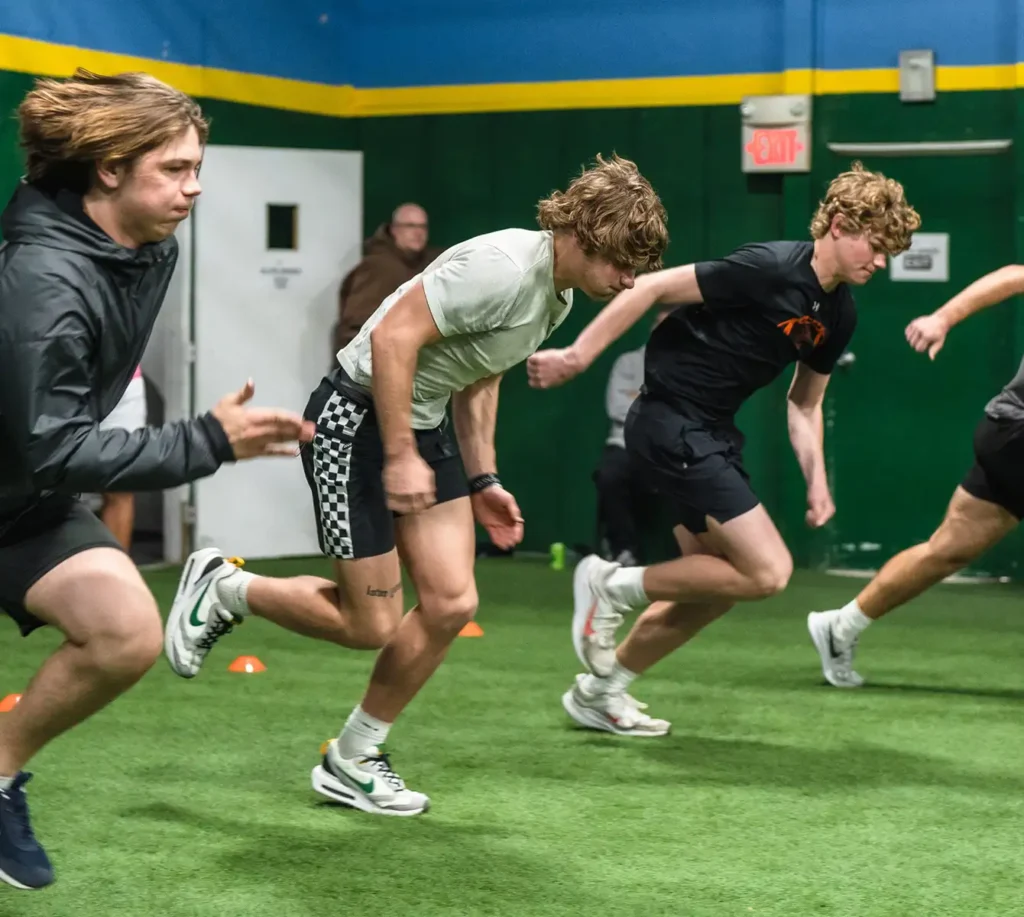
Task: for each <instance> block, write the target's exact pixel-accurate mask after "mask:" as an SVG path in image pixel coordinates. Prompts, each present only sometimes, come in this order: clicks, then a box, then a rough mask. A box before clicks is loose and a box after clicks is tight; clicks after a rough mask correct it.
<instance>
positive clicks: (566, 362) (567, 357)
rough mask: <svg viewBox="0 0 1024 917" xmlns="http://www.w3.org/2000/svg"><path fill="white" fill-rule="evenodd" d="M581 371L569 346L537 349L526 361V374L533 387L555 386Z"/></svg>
mask: <svg viewBox="0 0 1024 917" xmlns="http://www.w3.org/2000/svg"><path fill="white" fill-rule="evenodd" d="M582 371H583V367H582V366H581V365H580V361H579V357H578V356H577V354H576V351H574V350H573V349H572V348H571V347H563V348H562V349H561V350H557V349H556V350H538V351H537V352H536V353H535V354H534V355H533V356H532V357H530V358H529V359H528V360H527V361H526V375H527V377H528V378H529V380H530V385H531V386H533V387H534V388H555V386H558V385H562V384H563V383H565V382H568V381H569V380H570V379H571V378H573V376H576V375H578V374H579V373H581V372H582Z"/></svg>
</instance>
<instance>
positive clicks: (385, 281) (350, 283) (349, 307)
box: [334, 204, 441, 351]
mask: <svg viewBox="0 0 1024 917" xmlns="http://www.w3.org/2000/svg"><path fill="white" fill-rule="evenodd" d="M427 235H428V225H427V212H426V211H425V210H424V209H423V208H422V207H420V206H419V205H418V204H402V205H401V206H400V207H398V208H397V209H396V210H395V212H394V213H393V214H392V215H391V222H390V223H382V224H381V225H380V226H379V227H378V228H377V231H376V232H375V233H374V234H373V235H372V236H370V238H369V239H367V240H366V241H365V242H364V243H363V260H362V261H360V262H359V264H357V265H356V266H355V267H354V268H352V270H351V271H349V273H348V275H347V276H346V277H345V279H344V280H343V281H342V282H341V291H340V293H339V296H338V323H337V324H336V325H335V326H334V350H335V351H338V350H341V348H342V347H344V346H345V345H346V344H347V343H348V342H349V341H351V340H352V338H354V337H355V336H356V334H357V332H358V331H359V329H360V328H361V327H362V326H363V322H365V321H366V320H367V319H368V318H369V317H370V316H371V315H372V314H373V313H374V312H375V311H376V309H377V306H379V305H380V304H381V303H382V302H383V301H384V299H385V297H387V296H390V295H391V294H392V293H394V292H395V290H397V289H398V288H399V287H400V286H401V285H402V284H403V283H405V282H406V281H407V280H411V279H412V278H413V277H415V276H416V275H417V274H418V273H419V272H420V271H422V270H423V269H424V268H425V267H426V266H427V265H428V264H430V262H431V261H433V260H434V259H435V258H436V257H437V256H438V255H439V254H441V249H439V248H431V247H428V246H427Z"/></svg>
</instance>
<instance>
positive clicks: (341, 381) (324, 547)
mask: <svg viewBox="0 0 1024 917" xmlns="http://www.w3.org/2000/svg"><path fill="white" fill-rule="evenodd" d="M346 383H348V384H347V385H346ZM350 386H351V382H349V381H348V379H347V377H346V376H345V375H344V373H342V371H341V370H340V369H337V370H335V371H334V372H333V373H331V375H330V376H328V377H326V378H325V379H324V380H323V381H322V382H321V383H320V385H319V386H318V387H317V389H316V391H314V392H313V394H312V395H311V396H310V399H309V403H308V404H307V405H306V411H305V414H304V416H305V418H306V419H307V420H313V421H315V422H316V427H317V430H316V435H315V436H314V437H313V442H312V443H310V444H309V445H308V446H306V447H305V448H304V449H303V450H302V465H303V468H304V470H305V472H306V481H307V482H308V483H309V488H310V490H311V491H312V494H313V512H314V513H315V515H316V526H317V533H318V535H319V538H320V550H321V551H323V553H324V554H326V555H327V556H328V557H336V558H338V559H341V560H354V559H357V558H360V557H375V556H377V555H379V554H387V553H388V551H390V550H391V549H392V548H394V546H395V532H394V514H393V513H392V512H391V510H389V509H388V508H387V502H386V500H385V497H384V485H383V482H382V480H381V474H382V473H383V470H384V447H383V444H382V443H381V439H380V431H379V430H378V428H377V417H376V414H375V413H374V410H373V402H372V400H371V399H370V398H369V396H366V395H363V394H362V393H360V392H359V391H358V390H356V389H352V388H350ZM416 445H417V448H418V449H419V453H420V455H421V456H423V459H424V460H425V461H426V462H427V464H429V465H430V467H431V468H433V469H434V479H435V486H436V489H437V502H438V503H445V502H447V501H448V500H456V499H458V498H459V497H465V496H468V495H469V486H468V484H467V482H466V474H465V471H464V470H463V467H462V460H461V458H460V457H459V450H458V447H457V446H456V444H455V441H454V440H453V439H452V437H451V436H450V435H449V433H448V430H447V425H445V426H442V427H437V428H436V429H433V430H417V431H416Z"/></svg>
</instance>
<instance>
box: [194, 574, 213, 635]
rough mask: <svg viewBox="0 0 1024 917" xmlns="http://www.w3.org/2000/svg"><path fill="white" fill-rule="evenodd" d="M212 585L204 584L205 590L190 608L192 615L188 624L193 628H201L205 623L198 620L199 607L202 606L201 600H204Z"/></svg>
mask: <svg viewBox="0 0 1024 917" xmlns="http://www.w3.org/2000/svg"><path fill="white" fill-rule="evenodd" d="M212 585H213V583H212V582H210V583H207V584H206V588H205V589H204V590H203V591H202V592H200V593H199V598H198V599H197V600H196V603H195V605H193V606H192V614H191V616H190V617H189V619H188V623H189V624H191V625H192V626H193V627H202V626H203V625H204V624H205V623H206V622H205V621H201V620H200V619H199V606H200V605H202V604H203V599H204V598H206V593H207V592H209V591H210V587H211V586H212Z"/></svg>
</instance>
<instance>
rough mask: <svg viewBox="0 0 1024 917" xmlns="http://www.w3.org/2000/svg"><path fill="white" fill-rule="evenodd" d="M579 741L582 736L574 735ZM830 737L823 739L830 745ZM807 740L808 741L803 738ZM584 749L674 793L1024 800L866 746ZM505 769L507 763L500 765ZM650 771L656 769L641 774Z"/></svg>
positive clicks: (992, 783)
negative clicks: (713, 789)
mask: <svg viewBox="0 0 1024 917" xmlns="http://www.w3.org/2000/svg"><path fill="white" fill-rule="evenodd" d="M579 732H580V733H583V730H579ZM832 735H833V734H832V733H829V738H832ZM806 738H807V739H808V740H809V741H812V740H813V733H809V734H808V735H807V737H806ZM581 744H582V745H584V746H586V748H587V750H588V752H589V750H590V749H591V748H593V749H598V748H603V749H605V750H607V749H608V747H609V745H611V747H612V748H614V749H615V751H616V754H618V753H620V752H621V753H622V754H623V756H624V757H626V756H628V760H622V761H620V762H619V763H618V769H619V770H620V771H621V772H624V773H627V772H628V773H632V774H634V775H641V774H642V779H643V781H644V782H645V783H654V784H657V783H663V784H666V785H671V786H676V787H679V788H680V789H682V788H685V787H686V785H687V784H692V785H700V786H763V787H769V788H772V789H779V788H783V789H793V790H800V791H803V792H806V793H815V792H821V793H845V792H848V791H849V789H850V788H851V787H857V788H865V787H905V786H928V787H935V786H942V787H948V788H950V789H959V790H962V789H971V790H976V791H981V792H984V793H1014V794H1018V793H1021V792H1024V778H1017V777H1014V776H1010V775H1007V774H989V773H978V772H972V771H967V770H962V769H957V768H956V767H950V766H948V765H947V764H946V763H945V762H943V761H942V760H939V759H936V758H929V757H927V756H926V755H919V754H913V753H911V752H907V751H901V750H897V749H893V748H888V747H885V746H881V745H871V744H868V743H864V742H859V743H857V744H852V743H851V744H847V745H843V746H841V747H835V746H833V747H830V748H820V749H819V748H813V747H810V746H797V745H775V744H772V743H770V742H762V741H759V740H756V739H740V738H736V739H724V738H714V737H709V736H696V735H686V734H685V733H673V734H672V735H669V736H667V737H665V738H658V739H653V738H652V739H628V738H616V737H614V736H608V737H602V736H597V735H593V734H589V735H585V736H583V738H582V743H581ZM575 760H576V767H574V768H573V769H572V775H573V776H574V778H575V779H577V780H586V779H587V777H588V776H590V774H588V772H587V770H586V769H585V768H584V767H583V760H584V759H583V758H582V756H576V758H575ZM505 763H506V764H507V757H506V759H505ZM649 763H653V764H655V765H656V766H655V767H646V768H645V764H649ZM606 771H607V758H606V757H603V756H602V757H599V758H595V761H594V773H593V775H592V776H593V777H594V778H595V779H597V780H604V779H605V776H606Z"/></svg>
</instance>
